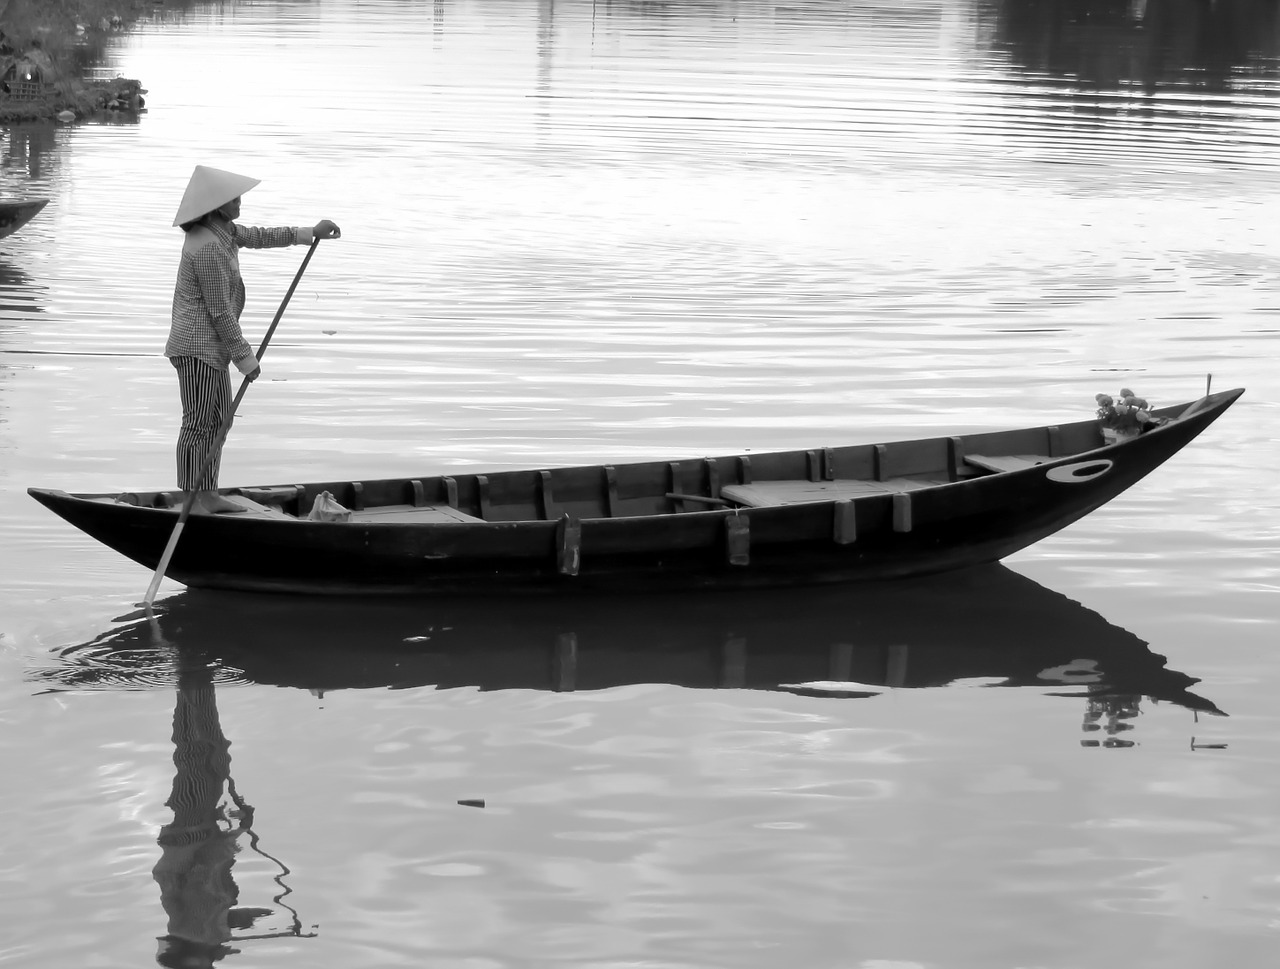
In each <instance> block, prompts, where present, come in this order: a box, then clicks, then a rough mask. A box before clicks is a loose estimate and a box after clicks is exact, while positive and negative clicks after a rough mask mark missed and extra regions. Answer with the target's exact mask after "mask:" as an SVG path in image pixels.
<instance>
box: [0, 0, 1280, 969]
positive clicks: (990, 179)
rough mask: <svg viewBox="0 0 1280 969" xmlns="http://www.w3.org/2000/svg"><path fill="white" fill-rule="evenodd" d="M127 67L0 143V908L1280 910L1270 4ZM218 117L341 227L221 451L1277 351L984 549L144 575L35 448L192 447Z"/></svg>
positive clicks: (372, 947) (650, 917)
mask: <svg viewBox="0 0 1280 969" xmlns="http://www.w3.org/2000/svg"><path fill="white" fill-rule="evenodd" d="M100 69H101V71H102V72H103V73H104V74H106V75H108V76H110V75H114V74H117V73H119V74H123V75H125V76H127V77H133V78H137V79H139V80H141V82H142V84H143V86H144V87H145V88H147V90H148V94H147V110H146V111H145V112H144V113H142V114H141V115H139V116H135V117H126V116H121V117H115V118H111V119H100V120H98V121H95V122H91V123H85V124H76V125H54V124H48V125H22V126H15V127H11V128H8V129H5V130H4V131H3V142H2V143H0V197H2V198H3V199H6V200H8V199H14V198H25V197H47V198H48V199H49V200H50V201H49V204H48V206H47V207H46V208H45V209H44V211H43V212H41V213H40V214H39V215H38V216H37V217H36V218H35V219H34V220H32V221H31V222H30V223H29V224H28V225H26V226H25V227H23V228H22V229H21V230H20V231H19V232H17V233H15V234H14V235H12V236H10V237H8V238H6V239H4V240H0V777H2V778H3V782H0V820H2V821H3V824H0V965H5V966H9V965H12V966H15V967H17V966H20V967H24V969H26V967H64V966H69V965H76V966H86V967H88V966H102V967H116V966H143V965H152V964H155V960H156V958H157V953H158V952H161V951H164V952H167V953H168V955H166V956H163V958H165V959H168V960H169V961H171V962H173V964H186V965H192V966H198V965H209V964H211V963H213V962H215V961H216V962H217V964H219V965H225V966H234V967H244V969H248V967H255V966H263V967H273V966H307V967H353V966H360V967H377V966H397V965H414V966H422V965H431V966H449V967H467V969H489V967H541V966H547V967H550V966H555V967H564V966H582V967H593V969H594V967H624V966H626V967H634V966H645V967H682V969H683V967H699V969H711V967H751V969H756V967H759V969H766V967H767V969H773V967H778V966H786V965H799V964H803V965H806V966H811V967H815V969H826V967H832V969H836V967H840V969H844V967H866V969H908V967H910V969H916V967H928V969H934V967H965V969H968V967H973V969H1003V967H1010V969H1012V967H1027V969H1030V967H1051V969H1076V967H1086V966H1088V967H1097V966H1104V967H1147V966H1151V967H1155V966H1160V967H1208V966H1219V965H1232V966H1236V967H1254V966H1259V967H1260V966H1270V965H1272V964H1273V963H1274V960H1275V954H1276V952H1277V951H1280V820H1278V818H1277V814H1276V804H1277V803H1280V717H1278V716H1277V712H1276V703H1275V697H1276V694H1277V688H1278V686H1280V682H1278V681H1280V660H1278V659H1277V656H1276V653H1275V652H1274V642H1275V640H1276V638H1277V636H1276V625H1277V620H1278V619H1280V599H1278V596H1277V592H1278V589H1280V564H1278V562H1280V558H1278V557H1280V492H1277V489H1276V488H1275V486H1274V482H1275V481H1276V475H1277V472H1278V471H1280V447H1278V445H1277V442H1278V439H1280V425H1278V417H1280V377H1278V376H1277V366H1276V361H1277V357H1278V356H1280V250H1278V248H1277V247H1278V244H1280V230H1278V229H1277V225H1280V217H1278V214H1280V206H1278V203H1280V100H1278V96H1280V14H1278V13H1277V8H1276V5H1275V4H1274V3H1271V2H1265V0H1256V2H1250V0H1217V2H1215V3H1212V4H1208V3H1198V2H1192V0H1145V2H1144V0H1134V2H1133V3H1121V4H1114V3H1098V2H1087V0H1053V2H1049V0H1045V2H1038V3H1033V2H1020V0H922V2H903V3H892V4H889V3H884V4H876V3H871V2H863V0H844V2H837V0H792V2H790V3H787V4H777V3H766V2H757V0H736V2H735V0H667V2H658V0H652V2H641V0H634V2H623V0H613V2H605V0H597V2H592V0H522V2H517V0H434V2H432V3H426V2H413V0H383V2H379V3H366V2H359V0H309V2H307V0H293V2H290V0H262V2H226V3H217V4H208V5H199V6H195V7H192V8H189V9H186V10H180V11H167V10H166V9H165V8H164V7H163V6H162V5H157V6H155V7H154V8H152V10H151V12H150V13H149V14H148V16H147V18H146V19H145V20H144V21H143V22H142V23H141V24H140V25H139V27H138V28H137V29H136V30H133V31H130V32H127V33H124V34H122V35H121V36H120V37H119V38H118V40H116V41H115V42H114V43H113V45H112V46H111V49H110V53H109V60H108V62H107V63H105V64H104V65H102V67H101V68H100ZM195 164H208V165H214V166H216V167H221V168H228V169H232V170H235V171H239V172H243V173H245V174H249V175H252V176H254V177H257V178H261V179H262V184H261V185H260V186H258V187H257V188H256V189H254V190H253V191H252V192H251V193H249V194H248V195H246V196H245V200H244V214H243V217H242V221H245V222H248V223H254V224H261V225H280V224H286V225H292V224H311V223H314V222H315V221H316V220H318V219H320V218H331V219H333V220H334V221H336V222H338V223H339V224H340V225H341V226H342V229H343V237H342V239H341V240H337V241H334V242H326V243H323V244H322V245H321V247H320V248H319V249H318V250H317V253H316V255H315V257H314V259H313V260H312V262H311V265H310V267H309V268H308V271H307V273H306V275H305V276H304V277H303V280H302V282H301V284H300V286H299V288H298V291H297V293H296V294H295V296H294V298H293V301H292V303H291V304H290V306H289V309H288V311H287V313H286V314H285V316H284V318H283V320H282V322H281V324H280V328H279V329H278V331H277V334H276V337H275V339H274V340H273V342H272V345H271V347H270V350H269V351H268V353H267V355H266V357H265V359H264V368H263V369H264V377H263V379H262V380H260V381H258V382H257V383H255V384H254V385H252V387H251V388H250V390H249V392H248V393H247V395H246V397H245V402H244V404H243V406H242V409H241V412H240V415H239V417H238V418H237V421H236V425H235V427H234V429H233V431H232V434H231V437H230V440H229V442H228V445H227V451H226V456H225V458H224V462H223V472H222V480H223V483H224V484H236V483H246V484H248V483H270V482H277V481H288V482H291V481H306V480H316V479H321V480H334V479H340V478H346V477H354V478H366V479H367V478H376V477H391V476H398V475H407V474H424V473H430V472H433V471H444V470H449V469H454V470H468V469H470V470H484V469H489V470H498V469H503V468H513V467H526V466H537V467H551V466H555V465H558V464H581V463H595V462H603V461H606V460H607V461H621V460H628V459H641V458H662V457H699V456H702V455H706V454H716V453H740V452H744V451H748V450H760V449H776V448H782V447H797V446H812V447H823V446H829V445H833V444H843V443H853V442H859V441H863V442H871V441H882V440H892V439H896V438H901V437H914V436H928V435H934V434H950V433H957V432H962V431H969V430H976V429H998V428H1003V427H1012V426H1018V425H1024V424H1025V425H1031V424H1042V423H1050V422H1055V421H1063V420H1076V419H1082V418H1085V417H1088V416H1090V415H1091V414H1092V412H1093V406H1094V404H1093V397H1094V394H1096V393H1099V392H1107V393H1115V392H1117V391H1118V390H1119V389H1120V388H1121V387H1125V386H1128V387H1132V388H1133V389H1135V390H1136V391H1137V392H1138V393H1140V394H1142V395H1144V396H1147V397H1148V398H1150V399H1152V400H1153V401H1155V402H1156V403H1157V404H1165V403H1174V402H1177V401H1180V400H1190V399H1193V398H1195V397H1198V396H1200V395H1201V394H1202V393H1203V392H1204V388H1205V386H1206V382H1207V381H1208V379H1209V377H1208V375H1210V374H1212V386H1213V388H1214V389H1225V388H1227V387H1237V386H1239V387H1245V388H1247V392H1246V394H1245V396H1244V397H1243V398H1242V399H1241V400H1240V402H1239V403H1238V404H1236V405H1235V406H1234V407H1233V408H1232V409H1231V410H1230V411H1229V412H1228V413H1227V414H1226V415H1225V416H1224V417H1223V419H1222V420H1220V421H1219V422H1218V423H1217V424H1215V425H1214V426H1212V427H1211V428H1210V429H1209V430H1208V431H1207V432H1206V433H1205V434H1204V435H1203V436H1202V438H1200V439H1199V440H1198V441H1196V442H1195V443H1194V444H1193V445H1192V446H1191V447H1190V448H1188V449H1187V450H1186V451H1184V452H1183V453H1182V454H1180V455H1178V456H1177V457H1176V458H1175V459H1174V460H1172V461H1171V462H1170V463H1169V464H1167V465H1166V466H1165V467H1163V468H1161V469H1159V470H1158V471H1157V472H1155V473H1154V474H1152V475H1151V476H1150V477H1149V478H1147V479H1146V480H1144V481H1143V482H1141V483H1140V484H1139V485H1138V486H1136V487H1135V488H1134V489H1133V490H1132V491H1131V492H1129V493H1127V494H1125V495H1124V496H1122V497H1121V498H1119V499H1117V500H1116V501H1114V502H1113V503H1111V504H1110V505H1108V506H1106V507H1105V508H1103V509H1101V510H1100V511H1098V512H1096V513H1095V514H1093V515H1092V516H1090V517H1088V518H1086V519H1085V520H1083V521H1081V522H1079V523H1077V524H1075V525H1073V526H1071V527H1070V528H1068V529H1066V530H1065V531H1063V532H1061V533H1059V534H1058V535H1055V536H1053V537H1051V538H1050V539H1047V540H1045V541H1043V542H1040V543H1039V544H1037V545H1035V546H1033V547H1032V548H1030V549H1027V550H1026V551H1024V552H1022V553H1019V554H1018V555H1016V556H1013V557H1012V558H1010V559H1009V560H1007V561H1006V562H1005V563H1004V564H1003V565H1002V566H998V567H992V568H990V569H982V570H977V571H975V572H972V573H965V574H963V575H959V576H951V577H943V578H937V579H930V580H922V581H919V582H910V583H900V584H896V585H892V586H890V587H881V588H874V589H845V590H839V589H836V590H803V591H798V592H793V593H785V594H783V593H779V594H769V595H759V596H752V597H748V598H737V597H731V598H719V597H713V598H710V599H702V598H698V597H668V598H663V599H661V600H648V599H621V600H610V601H605V602H600V603H556V602H536V603H535V602H523V603H508V602H502V601H489V602H482V603H472V602H433V603H422V602H418V603H370V602H341V601H327V600H308V599H293V598H275V597H270V596H266V597H263V596H236V595H214V594H208V593H206V594H203V595H202V594H197V593H194V592H188V591H185V590H183V589H182V588H181V587H180V586H178V585H176V584H173V583H170V582H166V583H165V584H164V585H163V586H162V587H161V599H160V605H161V614H160V616H159V618H157V619H156V620H155V621H154V622H149V621H148V620H147V618H146V617H145V616H143V615H141V614H139V613H138V611H137V610H136V608H135V604H136V603H137V602H138V601H139V600H140V599H141V598H142V595H143V593H144V591H145V589H146V586H147V583H148V581H149V579H150V575H149V573H148V572H147V571H146V570H144V569H142V568H141V567H139V566H136V565H134V564H133V563H131V562H129V561H127V560H125V559H123V558H121V557H120V556H118V555H116V554H114V553H112V552H110V551H109V550H107V549H105V548H103V547H101V546H98V545H96V544H95V543H94V542H93V541H92V540H90V539H89V538H87V537H86V536H84V535H82V534H81V533H79V532H78V531H76V530H74V529H73V528H71V527H70V526H69V525H66V524H65V523H63V522H61V521H60V520H58V519H56V518H54V517H53V516H52V515H50V514H49V513H48V512H47V511H45V510H44V509H43V508H41V507H40V506H38V505H37V504H36V503H35V502H34V501H32V500H31V499H30V498H29V497H28V496H27V495H26V492H25V489H26V488H28V487H30V486H42V487H57V488H63V489H66V490H70V491H109V490H113V489H120V490H126V489H139V488H154V487H161V486H170V485H171V484H172V476H173V442H174V438H175V436H176V432H177V423H178V416H179V415H178V405H177V393H176V385H175V380H174V377H173V374H172V368H171V367H169V365H168V364H167V362H166V361H165V360H164V359H163V357H162V355H161V351H162V348H163V345H164V339H165V335H166V333H167V327H168V313H169V302H170V298H171V294H172V284H173V274H174V271H175V269H176V263H177V253H178V247H179V245H180V235H179V233H178V230H176V229H173V228H171V227H170V222H171V220H172V217H173V213H174V211H175V210H176V208H177V204H178V200H179V199H180V197H181V195H182V190H183V188H184V186H185V183H186V180H187V178H188V176H189V174H190V172H191V169H192V166H193V165H195ZM302 254H303V250H302V249H296V248H295V249H288V250H270V251H263V252H245V253H244V254H243V255H242V260H241V262H242V267H243V270H244V273H245V276H246V283H247V286H248V289H249V308H248V310H247V311H246V313H245V317H244V321H243V322H244V325H245V329H246V331H247V332H248V334H249V337H250V339H251V341H252V342H255V343H256V342H257V340H258V339H259V338H260V337H261V334H262V333H263V332H264V331H265V329H266V326H267V324H268V323H269V321H270V319H271V317H272V315H273V313H274V312H275V309H276V307H277V306H278V305H279V301H280V299H281V297H282V296H283V293H284V290H285V288H286V287H287V286H288V284H289V281H290V280H291V279H292V277H293V274H294V273H295V272H296V270H297V268H298V265H299V263H300V260H301V256H302ZM175 792H176V796H175V797H173V798H171V793H175ZM463 802H465V803H463ZM479 802H483V807H481V806H479ZM220 806H221V809H219V808H220ZM201 812H203V813H201ZM233 950H234V951H233ZM179 957H181V958H185V959H188V960H189V961H188V962H185V963H180V962H178V961H176V960H178V959H179Z"/></svg>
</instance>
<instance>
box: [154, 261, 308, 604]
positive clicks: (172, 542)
mask: <svg viewBox="0 0 1280 969" xmlns="http://www.w3.org/2000/svg"><path fill="white" fill-rule="evenodd" d="M319 244H320V237H319V236H316V237H315V238H314V239H312V240H311V246H310V248H308V249H307V254H306V255H305V256H304V257H303V258H302V265H301V266H299V267H298V272H297V275H295V276H294V277H293V282H292V283H290V284H289V291H288V292H286V293H285V294H284V299H283V300H282V301H281V303H280V308H279V309H278V310H276V317H275V319H274V320H272V321H271V325H270V326H269V327H267V335H266V336H265V337H263V338H262V345H261V346H260V347H258V360H259V361H261V360H262V356H263V354H265V353H266V352H267V344H268V343H270V342H271V334H273V333H275V331H276V325H277V324H278V323H279V322H280V317H282V316H284V308H285V307H286V306H288V305H289V300H290V299H292V298H293V291H294V290H295V289H297V288H298V282H299V281H300V280H301V279H302V274H303V273H304V272H306V269H307V263H309V262H310V261H311V257H312V255H313V254H314V253H315V251H316V246H318V245H319ZM250 383H252V381H251V380H250V379H249V378H248V377H245V379H244V380H242V381H241V382H240V389H239V390H238V391H237V392H236V396H235V400H233V401H232V402H231V409H230V410H229V411H227V416H226V417H224V418H223V419H222V426H221V427H219V428H218V436H217V437H216V438H214V440H213V446H212V447H210V448H209V452H208V453H207V454H206V455H205V456H204V460H203V461H202V462H201V463H200V470H199V471H197V472H196V477H195V480H197V481H199V480H200V479H201V478H202V477H204V473H205V472H206V471H208V470H209V465H211V464H213V459H214V456H215V455H216V454H217V453H218V450H219V449H220V448H221V447H222V442H223V441H225V440H226V438H227V432H228V431H230V430H231V422H232V420H233V419H234V418H235V416H236V408H238V407H239V406H240V401H241V399H242V398H243V397H244V392H245V391H246V390H248V389H249V384H250ZM195 500H196V489H195V488H192V489H191V490H190V491H188V492H187V497H186V498H185V499H184V500H183V502H182V511H181V512H179V513H178V524H176V525H174V526H173V533H172V534H171V535H170V536H169V544H168V545H166V546H165V548H164V554H163V555H161V556H160V564H159V565H157V566H156V574H155V575H153V576H152V577H151V585H149V586H147V595H146V597H145V598H144V599H143V600H142V604H143V605H144V606H145V607H146V608H148V609H150V608H151V603H153V602H155V598H156V590H158V589H159V588H160V580H161V579H163V578H164V574H165V572H166V571H168V568H169V560H170V559H172V558H173V550H174V549H175V548H177V547H178V539H179V538H181V537H182V529H183V528H184V527H185V526H186V524H187V519H188V518H190V517H191V507H192V505H194V504H195Z"/></svg>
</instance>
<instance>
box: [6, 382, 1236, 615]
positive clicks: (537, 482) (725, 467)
mask: <svg viewBox="0 0 1280 969" xmlns="http://www.w3.org/2000/svg"><path fill="white" fill-rule="evenodd" d="M1243 392H1244V391H1243V390H1239V389H1237V390H1228V391H1223V392H1220V393H1216V394H1211V395H1208V396H1205V397H1203V398H1201V399H1200V400H1197V401H1194V402H1191V403H1189V404H1180V405H1177V406H1174V407H1168V408H1163V409H1160V410H1156V411H1154V412H1153V415H1154V416H1155V417H1156V418H1157V419H1160V420H1163V423H1162V424H1161V425H1160V426H1157V427H1154V428H1153V429H1151V430H1149V431H1147V432H1145V433H1142V434H1139V435H1137V436H1134V437H1131V438H1128V439H1124V440H1119V441H1116V442H1114V443H1107V440H1106V439H1105V437H1104V434H1103V428H1102V426H1101V425H1100V422H1099V421H1098V420H1096V419H1091V420H1084V421H1077V422H1075V423H1069V424H1060V425H1055V426H1048V427H1031V428H1023V429H1020V430H1009V431H996V432H983V433H975V434H964V435H960V436H955V437H934V438H928V439H921V440H909V441H897V442H892V443H886V444H856V445H849V446H845V447H834V448H815V449H810V450H803V449H802V450H795V451H778V452H771V453H761V454H750V455H747V454H743V455H733V456H727V457H709V458H704V459H686V460H679V461H669V462H658V461H654V462H643V463H634V464H618V465H601V466H595V467H567V468H549V469H535V470H528V471H503V472H495V473H492V474H456V475H431V476H423V477H412V478H395V479H383V480H376V481H325V482H313V483H309V484H277V485H261V486H253V487H240V488H225V489H222V492H221V493H222V494H224V495H226V496H228V497H230V498H232V500H234V501H236V502H238V503H240V504H242V505H243V506H244V507H245V508H246V509H247V510H246V511H245V512H244V513H241V514H231V515H225V514H224V515H216V516H210V515H193V516H192V517H191V518H190V520H189V521H188V522H187V524H186V530H185V531H184V533H183V535H182V540H181V541H180V542H179V543H178V546H177V549H176V551H175V552H174V554H173V558H172V560H171V562H170V566H169V568H168V570H167V575H168V576H169V577H170V578H172V579H175V580H176V581H178V582H181V583H183V584H185V585H187V586H191V587H197V588H216V589H241V590H255V591H274V592H293V593H352V594H361V595H364V594H378V593H387V594H392V593H395V594H449V595H457V594H467V593H481V594H487V593H499V594H507V593H545V592H558V593H580V592H593V593H598V592H602V591H650V592H652V591H657V590H692V589H741V588H759V587H764V586H785V585H805V584H819V583H839V582H852V581H860V580H869V579H887V578H900V577H904V576H910V575H918V574H925V573H930V572H941V571H946V570H949V569H957V568H962V567H965V566H970V565H975V564H979V563H986V562H995V561H998V560H1000V559H1002V558H1004V557H1005V556H1007V555H1009V554H1011V553H1013V552H1016V551H1018V550H1019V549H1022V548H1025V547H1026V546H1028V545H1030V544H1032V543H1033V542H1037V541H1039V540H1040V539H1042V538H1044V537H1045V536H1047V535H1051V534H1053V533H1054V532H1056V531H1058V530H1059V529H1061V528H1063V527H1065V526H1066V525H1069V524H1071V523H1072V522H1074V521H1076V520H1078V519H1079V518H1081V517H1083V516H1084V515H1087V514H1089V513H1090V512H1092V511H1093V510H1095V509H1096V508H1098V507H1099V506H1101V505H1103V504H1104V503H1106V502H1108V501H1110V500H1111V499H1112V498H1114V497H1116V495H1118V494H1120V493H1121V492H1123V491H1125V490H1126V489H1127V488H1129V487H1131V486H1132V485H1133V484H1134V483H1135V482H1137V481H1138V480H1139V479H1141V478H1142V477H1144V476H1145V475H1147V474H1149V473H1150V472H1151V471H1153V470H1154V469H1155V468H1157V467H1158V466H1159V465H1161V464H1162V463H1164V462H1165V461H1166V460H1168V459H1169V458H1170V457H1172V456H1173V455H1174V454H1176V453H1177V452H1178V451H1179V450H1180V449H1181V448H1183V447H1184V446H1185V445H1187V444H1188V443H1189V442H1190V441H1192V440H1193V439H1194V438H1195V437H1196V436H1197V435H1198V434H1200V433H1201V432H1202V431H1203V430H1204V429H1205V428H1206V427H1208V426H1209V424H1211V423H1212V422H1213V421H1215V420H1216V419H1217V418H1218V417H1220V416H1221V415H1222V413H1223V412H1224V411H1225V410H1226V409H1227V408H1228V407H1229V406H1231V404H1232V403H1234V402H1235V400H1236V399H1237V398H1238V397H1239V396H1240V395H1241V394H1242V393H1243ZM28 491H29V493H30V494H31V495H32V496H33V497H34V498H36V500H38V501H40V502H41V503H42V504H44V505H46V506H47V507H48V508H50V509H51V510H53V511H54V512H56V513H57V514H58V515H60V516H62V517H63V518H64V519H66V520H67V521H68V522H70V523H71V524H73V525H75V526H76V527H77V528H80V529H82V530H83V531H85V532H86V533H88V534H89V535H91V536H92V537H93V538H95V539H97V540H98V541H100V542H102V543H104V544H106V545H108V546H110V547H111V548H113V549H115V550H116V551H118V552H120V553H121V554H123V555H125V556H127V557H129V558H130V559H132V560H133V561H135V562H138V563H139V564H141V565H144V566H146V567H147V568H148V569H152V570H154V569H155V568H156V567H157V566H158V564H159V562H160V559H161V556H162V554H163V551H164V548H165V545H166V543H167V541H168V539H169V536H170V534H171V533H172V531H173V528H174V525H175V523H176V521H177V516H178V510H179V508H180V506H181V502H182V494H181V492H178V491H150V492H136V493H128V494H124V495H116V494H67V493H66V492H63V491H56V490H47V489H41V488H30V489H28ZM325 492H328V493H329V494H330V495H331V496H333V497H334V498H336V499H337V501H338V502H340V503H341V504H342V505H343V506H344V507H345V508H347V509H349V510H350V512H351V515H350V520H348V521H315V520H311V519H310V517H309V514H310V512H311V511H312V510H313V509H314V506H315V504H316V502H317V499H318V498H319V497H320V496H321V495H322V494H323V493H325Z"/></svg>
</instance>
